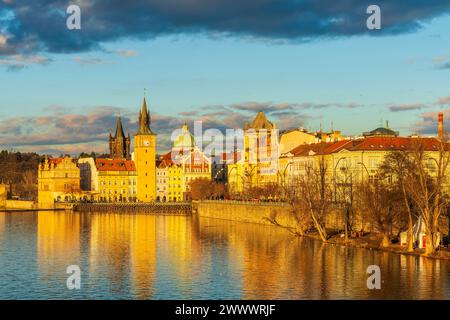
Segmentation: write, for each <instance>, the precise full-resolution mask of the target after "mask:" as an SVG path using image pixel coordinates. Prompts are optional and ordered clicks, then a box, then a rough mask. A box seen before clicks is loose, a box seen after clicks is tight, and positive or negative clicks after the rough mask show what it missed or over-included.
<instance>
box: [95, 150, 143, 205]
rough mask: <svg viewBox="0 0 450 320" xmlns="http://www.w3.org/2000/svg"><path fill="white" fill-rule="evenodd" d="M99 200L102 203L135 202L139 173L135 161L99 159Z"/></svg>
mask: <svg viewBox="0 0 450 320" xmlns="http://www.w3.org/2000/svg"><path fill="white" fill-rule="evenodd" d="M95 165H96V171H97V176H98V188H99V189H98V200H99V201H101V202H135V201H136V198H137V190H138V189H137V182H138V181H137V172H136V166H135V164H134V162H133V161H128V160H113V159H97V160H96V161H95Z"/></svg>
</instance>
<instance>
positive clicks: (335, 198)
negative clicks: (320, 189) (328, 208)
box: [333, 157, 346, 203]
mask: <svg viewBox="0 0 450 320" xmlns="http://www.w3.org/2000/svg"><path fill="white" fill-rule="evenodd" d="M342 159H344V160H345V159H346V157H342V158H339V160H338V161H337V163H336V165H335V166H334V174H333V175H334V203H336V202H337V197H336V168H337V166H338V165H339V162H341V160H342Z"/></svg>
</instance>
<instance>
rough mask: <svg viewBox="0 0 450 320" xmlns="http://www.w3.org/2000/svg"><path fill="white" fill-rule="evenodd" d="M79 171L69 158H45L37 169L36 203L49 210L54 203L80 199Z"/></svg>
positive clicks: (73, 161)
mask: <svg viewBox="0 0 450 320" xmlns="http://www.w3.org/2000/svg"><path fill="white" fill-rule="evenodd" d="M82 196H83V195H82V191H81V187H80V169H79V168H78V166H77V164H76V162H75V160H74V159H72V158H71V157H64V158H47V157H46V158H45V160H44V161H43V162H42V163H41V164H40V165H39V168H38V203H39V207H40V208H51V207H53V206H54V203H55V202H60V201H76V200H81V199H82Z"/></svg>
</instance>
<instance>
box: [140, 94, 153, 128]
mask: <svg viewBox="0 0 450 320" xmlns="http://www.w3.org/2000/svg"><path fill="white" fill-rule="evenodd" d="M138 134H152V130H151V129H150V113H149V111H148V109H147V101H146V100H145V97H144V101H143V102H142V108H141V111H140V113H139V131H138Z"/></svg>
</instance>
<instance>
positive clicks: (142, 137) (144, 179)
mask: <svg viewBox="0 0 450 320" xmlns="http://www.w3.org/2000/svg"><path fill="white" fill-rule="evenodd" d="M134 162H135V164H136V171H137V199H138V201H140V202H153V201H155V200H156V134H154V133H153V132H152V130H151V129H150V113H149V111H148V109H147V103H146V101H145V97H144V102H143V103H142V109H141V111H140V113H139V131H138V132H137V133H136V134H135V135H134Z"/></svg>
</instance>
